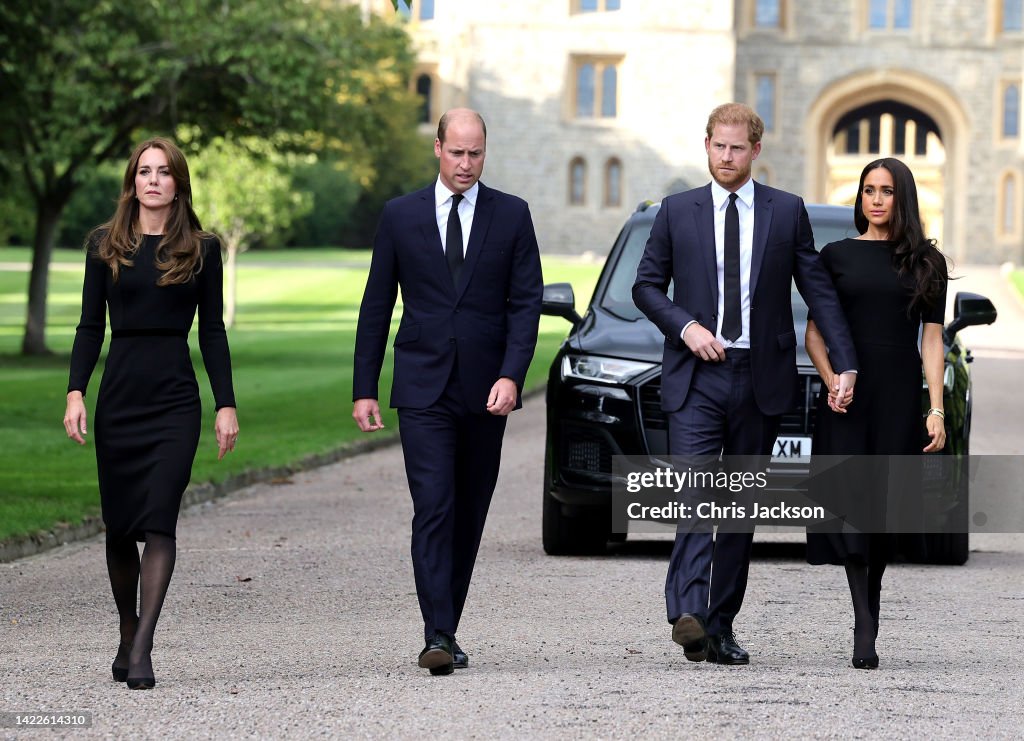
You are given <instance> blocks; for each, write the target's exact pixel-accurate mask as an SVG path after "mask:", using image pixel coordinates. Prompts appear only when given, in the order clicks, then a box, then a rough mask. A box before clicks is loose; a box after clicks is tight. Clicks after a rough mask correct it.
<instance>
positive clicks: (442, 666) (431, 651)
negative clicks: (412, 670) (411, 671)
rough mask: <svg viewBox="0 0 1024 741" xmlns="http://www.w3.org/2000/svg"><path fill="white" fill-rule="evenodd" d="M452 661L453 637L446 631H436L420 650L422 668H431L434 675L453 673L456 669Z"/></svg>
mask: <svg viewBox="0 0 1024 741" xmlns="http://www.w3.org/2000/svg"><path fill="white" fill-rule="evenodd" d="M452 662H453V660H452V639H451V638H449V637H448V636H446V635H445V634H444V633H435V634H434V635H433V636H431V637H430V638H429V639H428V640H427V645H426V646H424V648H423V650H422V651H420V660H419V665H420V668H421V669H429V670H430V673H431V674H433V675H434V676H438V675H443V674H451V673H452V672H453V671H455V666H454V665H453V663H452Z"/></svg>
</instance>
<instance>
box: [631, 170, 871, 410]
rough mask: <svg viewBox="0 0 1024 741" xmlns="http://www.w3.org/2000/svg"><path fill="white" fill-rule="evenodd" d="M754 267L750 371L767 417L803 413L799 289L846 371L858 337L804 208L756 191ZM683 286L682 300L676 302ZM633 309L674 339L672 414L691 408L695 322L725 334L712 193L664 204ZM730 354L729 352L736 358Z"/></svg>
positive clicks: (669, 364) (764, 189) (667, 379)
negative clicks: (690, 340)
mask: <svg viewBox="0 0 1024 741" xmlns="http://www.w3.org/2000/svg"><path fill="white" fill-rule="evenodd" d="M751 247H752V253H751V261H750V328H749V333H750V362H751V370H752V371H753V384H754V399H755V401H756V402H757V406H758V408H759V409H760V410H761V412H762V413H763V414H766V415H778V414H783V413H785V412H787V411H789V410H790V409H792V408H793V407H794V406H795V404H796V393H797V380H798V378H797V372H796V346H797V338H796V332H795V330H794V328H793V309H792V303H791V297H790V291H791V288H790V285H791V282H792V281H793V280H796V285H797V289H798V290H799V291H800V295H801V296H803V298H804V301H806V302H807V305H808V306H809V307H810V309H811V312H812V314H813V315H814V321H815V324H817V326H818V327H819V328H820V330H821V332H822V334H823V335H824V337H825V340H826V342H827V343H828V346H829V354H830V358H831V362H832V367H833V368H835V370H836V371H837V372H839V371H845V370H854V369H856V367H857V359H856V353H855V351H854V348H853V341H852V339H851V338H850V330H849V327H848V326H847V323H846V319H845V317H844V315H843V311H842V307H841V306H840V304H839V299H838V297H837V296H836V292H835V288H834V287H833V285H832V280H831V279H830V278H829V275H828V273H827V272H826V271H825V269H824V267H823V266H822V265H821V263H820V262H819V260H818V253H817V252H816V251H815V249H814V236H813V234H812V233H811V224H810V220H809V219H808V218H807V209H806V208H804V203H803V200H802V199H800V198H799V197H798V196H795V195H793V194H792V193H786V192H785V191H781V190H776V189H775V188H770V187H768V186H766V185H761V184H760V183H756V182H755V183H754V234H753V242H752V245H751ZM673 280H674V281H675V288H674V296H673V297H672V298H671V299H670V298H669V297H668V296H667V295H666V291H667V290H668V285H669V281H673ZM633 301H634V302H635V303H636V305H637V308H639V309H640V310H641V311H642V312H643V313H644V314H646V315H647V318H648V319H650V320H651V321H652V322H654V324H655V325H656V326H657V327H658V329H660V330H661V331H662V332H663V333H664V335H665V354H664V360H663V370H662V382H661V403H662V408H663V409H664V410H665V411H668V412H674V411H676V410H678V409H679V408H680V407H681V406H682V405H683V402H684V401H685V400H686V394H687V392H688V391H689V388H690V380H691V379H692V378H693V372H694V369H695V368H696V366H697V363H700V362H705V361H701V360H700V359H698V358H697V357H696V356H695V355H694V354H693V353H692V352H690V350H689V348H687V347H686V345H685V344H684V343H683V341H682V339H681V338H680V332H682V329H683V327H685V326H686V325H687V324H688V323H689V322H690V321H697V322H699V323H700V324H701V326H703V327H704V328H705V329H707V330H708V331H710V332H711V333H712V334H715V332H716V330H717V328H718V267H717V259H716V256H715V216H714V202H713V200H712V197H711V184H710V183H709V184H708V185H705V186H704V187H702V188H696V189H694V190H690V191H687V192H685V193H677V194H675V195H671V196H669V197H668V198H666V199H665V200H664V201H662V205H661V209H660V210H659V211H658V215H657V216H656V217H655V220H654V226H653V228H652V229H651V237H650V239H649V240H648V241H647V246H646V248H645V249H644V255H643V257H642V258H641V260H640V264H639V266H638V268H637V273H636V282H635V283H634V284H633ZM727 352H728V351H727Z"/></svg>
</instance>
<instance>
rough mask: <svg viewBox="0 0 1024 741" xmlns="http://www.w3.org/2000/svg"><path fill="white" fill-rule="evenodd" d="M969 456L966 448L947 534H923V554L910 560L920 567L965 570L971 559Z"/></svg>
mask: <svg viewBox="0 0 1024 741" xmlns="http://www.w3.org/2000/svg"><path fill="white" fill-rule="evenodd" d="M969 466H970V456H969V455H968V449H967V446H966V445H965V446H964V454H963V457H962V460H961V466H960V467H959V468H958V470H957V481H956V484H955V486H956V492H957V494H956V504H955V506H954V507H953V509H952V510H950V512H949V524H948V525H947V531H946V532H941V533H924V534H923V535H921V536H920V538H921V540H920V551H921V552H920V553H913V554H911V555H910V556H909V559H910V560H911V561H914V562H917V563H926V564H935V565H940V566H963V565H964V564H965V563H967V559H968V558H969V557H970V551H971V544H970V535H969V534H968V532H969V529H970V528H969V524H970V523H969V520H968V517H969V512H970V507H969V506H968V503H969V497H970V472H969Z"/></svg>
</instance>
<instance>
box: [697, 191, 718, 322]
mask: <svg viewBox="0 0 1024 741" xmlns="http://www.w3.org/2000/svg"><path fill="white" fill-rule="evenodd" d="M693 205H694V212H693V216H694V219H695V221H696V223H697V238H698V241H699V243H700V254H701V257H702V258H703V262H704V270H705V272H706V273H707V276H708V286H709V287H710V288H711V305H712V306H718V256H717V254H716V253H715V201H714V199H713V198H712V197H711V185H710V184H709V185H708V186H707V187H705V188H703V189H702V190H701V196H700V198H698V199H697V200H696V201H694V204H693Z"/></svg>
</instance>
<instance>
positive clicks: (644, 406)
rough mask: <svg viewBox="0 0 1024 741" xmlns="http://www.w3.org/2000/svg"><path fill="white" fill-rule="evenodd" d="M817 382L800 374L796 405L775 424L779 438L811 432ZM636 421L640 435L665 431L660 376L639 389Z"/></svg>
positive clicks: (813, 377) (816, 379)
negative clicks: (638, 407)
mask: <svg viewBox="0 0 1024 741" xmlns="http://www.w3.org/2000/svg"><path fill="white" fill-rule="evenodd" d="M820 386H821V382H820V381H819V379H818V377H817V376H816V375H813V374H801V375H800V391H799V393H798V394H797V406H796V408H795V409H793V410H792V411H790V412H787V413H786V414H783V415H782V419H781V420H780V423H779V434H780V435H801V436H805V435H806V436H809V435H812V434H813V433H814V419H815V416H816V415H815V413H814V412H815V406H816V401H815V399H816V397H817V394H818V389H819V388H820ZM639 398H640V421H641V424H643V428H644V434H645V435H649V433H650V432H652V431H657V432H659V433H660V432H663V431H665V430H667V429H668V418H667V417H666V415H665V412H663V411H662V409H661V376H658V377H656V378H653V379H651V380H650V381H648V382H647V383H645V384H643V385H642V386H640V388H639Z"/></svg>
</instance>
